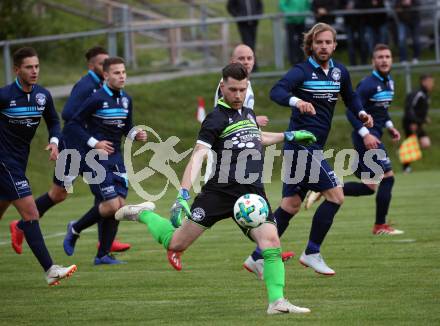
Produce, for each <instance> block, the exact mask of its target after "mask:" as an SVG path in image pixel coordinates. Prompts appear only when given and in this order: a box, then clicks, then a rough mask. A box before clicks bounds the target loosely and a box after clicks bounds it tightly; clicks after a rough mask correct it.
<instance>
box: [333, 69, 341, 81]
mask: <svg viewBox="0 0 440 326" xmlns="http://www.w3.org/2000/svg"><path fill="white" fill-rule="evenodd" d="M331 77H332V79H333V80H336V81H338V80H340V79H341V69H339V68H333V70H332V73H331Z"/></svg>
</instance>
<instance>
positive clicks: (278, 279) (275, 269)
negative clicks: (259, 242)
mask: <svg viewBox="0 0 440 326" xmlns="http://www.w3.org/2000/svg"><path fill="white" fill-rule="evenodd" d="M262 253H263V257H264V273H263V276H264V282H265V283H266V288H267V295H268V297H269V303H272V302H274V301H276V300H278V299H281V298H283V297H284V264H283V261H282V260H281V248H267V249H264V250H263V251H262Z"/></svg>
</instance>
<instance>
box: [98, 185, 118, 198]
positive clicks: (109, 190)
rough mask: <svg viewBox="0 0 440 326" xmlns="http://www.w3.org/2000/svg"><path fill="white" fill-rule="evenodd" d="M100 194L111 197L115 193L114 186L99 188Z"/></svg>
mask: <svg viewBox="0 0 440 326" xmlns="http://www.w3.org/2000/svg"><path fill="white" fill-rule="evenodd" d="M101 192H102V194H103V195H104V196H105V195H111V194H113V193H114V192H115V187H114V186H108V187H104V188H101Z"/></svg>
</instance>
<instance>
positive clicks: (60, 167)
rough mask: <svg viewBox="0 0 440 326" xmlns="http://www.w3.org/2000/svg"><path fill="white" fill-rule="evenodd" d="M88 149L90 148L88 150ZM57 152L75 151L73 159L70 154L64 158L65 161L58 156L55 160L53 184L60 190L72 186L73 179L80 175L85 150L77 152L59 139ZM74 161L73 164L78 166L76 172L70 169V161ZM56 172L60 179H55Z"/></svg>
mask: <svg viewBox="0 0 440 326" xmlns="http://www.w3.org/2000/svg"><path fill="white" fill-rule="evenodd" d="M89 149H90V148H89ZM58 150H59V152H60V154H62V152H63V151H64V150H70V151H72V150H76V153H77V154H75V158H74V157H73V155H72V154H69V155H67V156H66V159H65V160H64V159H63V160H61V156H62V155H60V156H59V157H58V159H57V164H56V167H55V170H56V171H55V173H54V175H53V183H54V184H56V185H58V186H60V187H62V188H68V187H70V186H72V185H73V183H74V181H75V179H76V178H77V177H78V176H79V175H82V173H83V170H84V167H85V161H84V158H85V154H86V153H85V152H86V151H85V149H82V150H78V149H76V148H75V147H74V146H72V145H70V144H68V143H67V142H66V141H65V140H64V139H63V138H61V139H60V142H59V144H58ZM73 160H75V164H77V166H78V171H75V169H73V167H72V161H73ZM57 172H58V176H59V177H60V178H58V177H57ZM60 174H61V175H60Z"/></svg>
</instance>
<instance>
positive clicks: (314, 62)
mask: <svg viewBox="0 0 440 326" xmlns="http://www.w3.org/2000/svg"><path fill="white" fill-rule="evenodd" d="M309 62H310V64H311V65H312V66H313V67H314V68H319V67H321V65H320V64H319V63H317V62H316V61H315V59H313V57H311V56H310V57H309ZM328 63H329V65H330V68H333V67H334V66H335V65H334V63H333V59H330V60H329V61H328Z"/></svg>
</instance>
